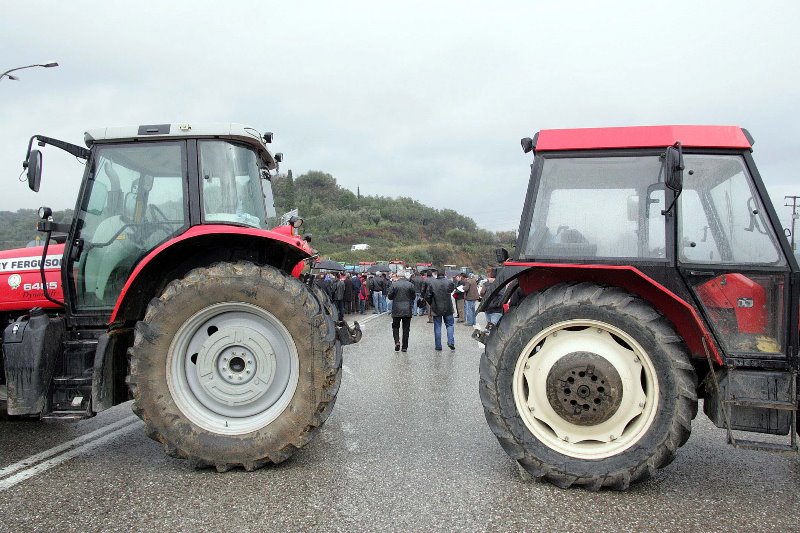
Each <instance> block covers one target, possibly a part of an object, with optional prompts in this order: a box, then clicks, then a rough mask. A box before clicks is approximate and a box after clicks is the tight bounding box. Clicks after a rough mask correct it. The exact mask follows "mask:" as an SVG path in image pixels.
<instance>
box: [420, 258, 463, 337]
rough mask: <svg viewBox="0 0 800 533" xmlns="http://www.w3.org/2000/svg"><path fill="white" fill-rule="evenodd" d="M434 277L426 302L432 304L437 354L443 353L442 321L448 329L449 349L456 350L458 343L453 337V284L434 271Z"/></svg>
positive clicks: (431, 279) (430, 282)
mask: <svg viewBox="0 0 800 533" xmlns="http://www.w3.org/2000/svg"><path fill="white" fill-rule="evenodd" d="M433 274H434V275H433V276H431V278H429V280H428V287H427V290H426V294H425V300H426V301H427V302H428V303H429V304H430V307H431V313H432V314H433V341H434V348H436V351H437V352H441V351H442V320H444V325H445V327H446V328H447V347H448V348H450V349H451V350H455V349H456V341H455V337H454V336H453V301H452V300H451V299H450V296H451V295H452V294H453V289H454V286H453V282H452V281H451V280H449V279H447V278H446V277H444V274H443V273H442V274H439V273H437V272H435V271H434V273H433Z"/></svg>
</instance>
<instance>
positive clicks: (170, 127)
mask: <svg viewBox="0 0 800 533" xmlns="http://www.w3.org/2000/svg"><path fill="white" fill-rule="evenodd" d="M83 137H84V142H85V143H86V146H87V147H91V146H92V145H93V144H94V143H96V142H97V143H103V142H125V141H138V140H145V139H146V140H152V139H179V138H186V137H192V138H207V139H214V138H222V139H232V140H238V141H242V142H245V143H247V144H250V145H252V146H256V147H258V148H259V149H261V150H262V151H263V152H264V153H266V157H267V161H268V163H269V168H270V169H272V168H275V160H274V158H273V156H272V153H271V152H270V151H269V150H268V149H267V146H266V143H268V142H272V134H271V133H261V132H259V130H257V129H256V128H252V127H250V126H246V125H244V124H238V123H235V122H210V123H209V122H206V123H193V122H180V123H174V124H144V125H140V126H119V127H108V128H96V129H90V130H87V131H86V133H84V136H83Z"/></svg>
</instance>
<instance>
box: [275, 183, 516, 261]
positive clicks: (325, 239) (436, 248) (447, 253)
mask: <svg viewBox="0 0 800 533" xmlns="http://www.w3.org/2000/svg"><path fill="white" fill-rule="evenodd" d="M272 183H273V190H274V192H275V204H276V208H277V210H278V212H279V213H284V212H287V211H290V210H292V209H294V208H297V209H298V210H299V213H300V216H301V217H303V219H304V220H305V226H304V228H303V231H304V232H306V233H311V234H312V235H313V239H312V243H311V244H312V245H313V246H314V247H315V248H316V249H317V250H319V252H320V254H321V255H322V256H323V257H329V258H331V259H333V260H335V261H344V262H348V263H357V262H358V261H381V260H393V259H402V260H404V261H406V262H408V263H416V262H431V263H433V264H435V265H442V264H455V265H459V266H470V267H472V268H473V269H476V270H478V269H480V270H482V269H484V268H485V267H486V266H488V265H490V264H493V263H494V249H495V248H497V247H498V246H505V247H506V248H508V249H509V250H510V249H511V246H512V245H513V240H514V232H512V231H506V232H499V233H495V232H491V231H487V230H484V229H481V228H478V227H477V225H476V224H475V221H474V220H472V219H471V218H469V217H466V216H464V215H461V214H459V213H458V212H456V211H454V210H452V209H441V210H439V209H434V208H432V207H428V206H425V205H423V204H421V203H420V202H418V201H417V200H414V199H412V198H407V197H401V198H396V199H394V198H387V197H383V196H362V195H360V194H358V192H356V193H353V192H352V191H350V190H348V189H344V188H342V187H340V186H339V185H338V184H337V183H336V179H335V178H334V177H333V176H331V175H330V174H327V173H325V172H320V171H311V172H307V173H305V174H303V175H301V176H298V177H297V178H294V177H293V176H292V172H291V171H289V172H288V173H287V174H285V175H280V176H277V177H275V178H273V180H272ZM357 243H364V244H369V246H370V248H369V250H359V251H356V252H351V251H350V247H351V245H353V244H357Z"/></svg>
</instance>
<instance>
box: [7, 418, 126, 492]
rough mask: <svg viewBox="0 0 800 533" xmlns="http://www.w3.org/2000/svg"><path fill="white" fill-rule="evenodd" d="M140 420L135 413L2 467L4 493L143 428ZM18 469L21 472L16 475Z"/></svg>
mask: <svg viewBox="0 0 800 533" xmlns="http://www.w3.org/2000/svg"><path fill="white" fill-rule="evenodd" d="M138 420H139V418H138V417H136V416H134V415H131V416H129V417H126V418H123V419H122V420H118V421H117V422H114V423H113V424H109V425H108V426H104V427H102V428H100V429H97V430H95V431H92V432H91V433H87V434H86V435H81V436H80V437H78V438H76V439H72V440H71V441H67V442H65V443H63V444H59V445H58V446H54V447H53V448H50V449H49V450H45V451H43V452H40V453H37V454H36V455H32V456H30V457H28V458H26V459H23V460H22V461H19V462H16V463H14V464H12V465H9V466H6V467H3V468H0V478H3V479H0V492H2V491H4V490H6V489H8V488H11V487H13V486H14V485H17V484H18V483H21V482H23V481H25V480H26V479H29V478H31V477H33V476H35V475H38V474H41V473H42V472H44V471H46V470H49V469H51V468H53V467H54V466H58V465H60V464H61V463H64V462H66V461H69V460H70V459H72V458H74V457H77V456H78V455H81V454H83V453H86V452H88V451H91V450H94V449H95V448H98V447H100V446H102V445H103V444H105V443H106V442H108V441H110V440H112V439H114V438H116V437H118V436H121V435H124V434H126V433H129V432H131V431H133V430H134V429H137V428H138V427H139V424H136V422H137V421H138ZM87 441H88V442H87ZM82 443H85V444H82ZM14 472H17V473H16V474H14ZM12 474H13V475H12Z"/></svg>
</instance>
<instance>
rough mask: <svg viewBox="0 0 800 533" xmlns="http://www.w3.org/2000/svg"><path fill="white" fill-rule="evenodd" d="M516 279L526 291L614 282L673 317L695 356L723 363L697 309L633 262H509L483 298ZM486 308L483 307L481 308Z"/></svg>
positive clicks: (674, 323)
mask: <svg viewBox="0 0 800 533" xmlns="http://www.w3.org/2000/svg"><path fill="white" fill-rule="evenodd" d="M514 281H516V282H517V283H518V284H519V288H520V289H521V290H522V292H523V293H524V294H526V295H527V294H531V293H533V292H537V291H540V290H543V289H545V288H547V287H550V286H552V285H555V284H557V283H563V282H570V281H592V282H595V283H602V284H606V285H614V286H616V287H620V288H622V289H625V290H626V291H628V292H630V293H632V294H635V295H636V296H638V297H639V298H642V299H643V300H645V301H647V302H648V303H649V304H650V305H651V306H653V308H654V309H657V310H658V311H659V312H660V313H662V314H663V315H664V316H666V317H667V319H669V320H670V321H671V322H672V324H673V325H674V326H675V329H676V330H677V331H678V334H679V335H680V336H681V337H682V338H683V340H684V342H685V343H686V346H687V348H688V349H689V352H690V353H691V354H692V356H693V357H697V358H705V357H706V349H705V347H704V345H703V340H704V339H705V345H706V346H708V352H709V354H710V356H711V358H712V360H713V361H714V362H715V363H716V364H718V365H723V360H722V357H721V355H720V352H719V349H718V347H717V344H716V342H715V340H714V337H713V336H712V335H711V332H710V331H709V330H708V328H707V327H706V326H705V324H704V322H703V319H702V318H701V317H700V315H699V314H698V312H697V310H696V309H695V308H694V307H693V306H692V305H691V304H690V303H688V302H686V301H685V300H684V299H683V298H681V297H679V296H678V295H676V294H675V293H673V292H672V291H670V290H669V289H667V288H666V287H664V286H663V285H661V284H660V283H658V282H657V281H655V280H654V279H652V278H651V277H649V276H647V275H646V274H644V273H643V272H642V271H641V270H639V269H637V268H636V267H634V266H630V265H585V264H568V263H527V262H517V261H507V262H506V263H504V265H503V267H502V268H501V269H499V274H498V277H497V282H496V283H495V288H494V290H493V291H492V293H491V294H487V295H485V296H484V298H483V302H488V301H489V300H491V299H492V296H493V295H494V294H496V293H497V292H498V291H502V290H505V287H507V286H508V285H509V284H510V283H512V282H514ZM480 310H483V309H480Z"/></svg>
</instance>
